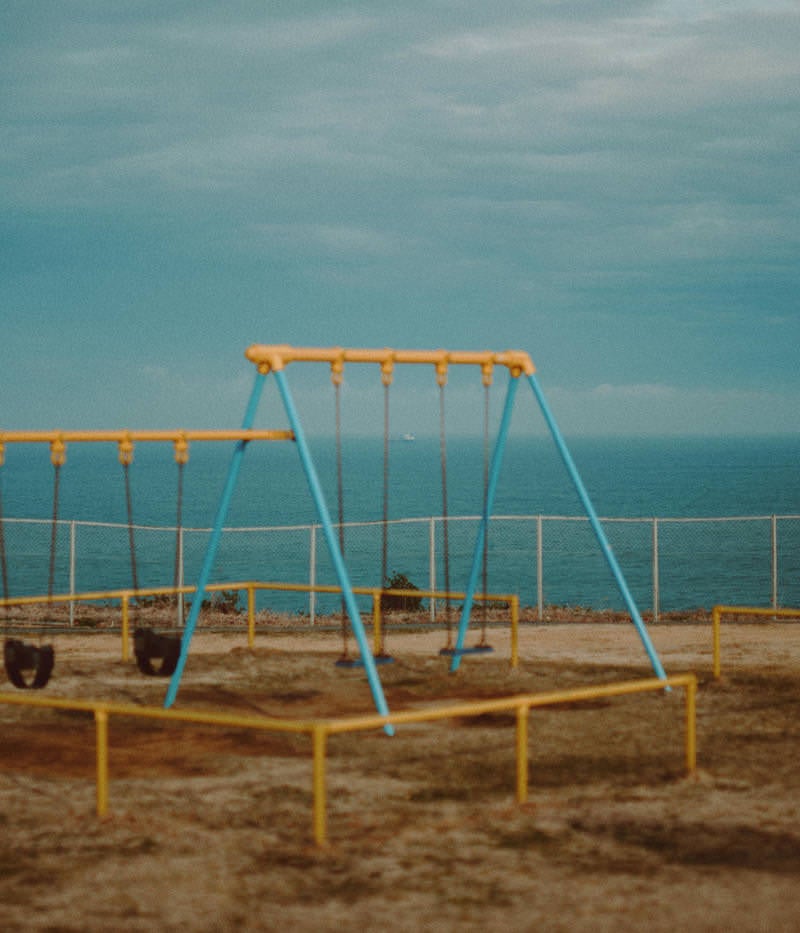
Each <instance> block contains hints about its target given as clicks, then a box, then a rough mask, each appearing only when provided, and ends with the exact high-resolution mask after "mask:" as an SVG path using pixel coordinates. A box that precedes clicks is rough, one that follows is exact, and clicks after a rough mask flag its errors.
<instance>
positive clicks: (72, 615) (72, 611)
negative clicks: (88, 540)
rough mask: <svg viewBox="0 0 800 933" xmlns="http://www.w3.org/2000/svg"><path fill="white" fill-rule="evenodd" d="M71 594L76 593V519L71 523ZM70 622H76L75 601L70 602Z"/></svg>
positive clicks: (71, 623)
mask: <svg viewBox="0 0 800 933" xmlns="http://www.w3.org/2000/svg"><path fill="white" fill-rule="evenodd" d="M69 594H70V596H74V595H75V521H74V520H73V521H71V522H70V523H69ZM69 624H70V626H73V625H74V624H75V601H74V600H70V603H69Z"/></svg>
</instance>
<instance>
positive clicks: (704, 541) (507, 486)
mask: <svg viewBox="0 0 800 933" xmlns="http://www.w3.org/2000/svg"><path fill="white" fill-rule="evenodd" d="M568 444H569V447H570V451H571V453H572V456H573V459H574V461H575V463H576V465H577V467H578V469H579V471H580V473H581V477H582V479H583V482H584V485H585V487H586V489H587V491H588V493H589V495H590V497H591V499H592V502H593V505H594V507H595V510H596V511H597V513H598V514H599V515H600V516H601V517H603V518H608V519H611V520H613V521H611V522H610V523H609V524H608V525H607V530H608V534H609V537H610V538H611V540H612V544H613V546H614V549H615V552H616V553H617V555H618V558H619V560H620V564H621V566H622V568H623V571H624V572H625V574H626V577H627V576H629V577H630V579H629V583H630V584H631V587H632V589H634V590H635V591H636V592H635V595H636V596H637V600H638V601H640V602H641V603H642V604H643V606H644V608H645V609H646V608H648V607H650V606H651V604H652V603H653V602H654V601H655V602H657V603H659V607H660V608H661V609H662V610H663V611H667V610H668V609H671V608H684V607H687V606H691V605H704V604H709V605H710V604H711V603H713V602H714V601H731V600H732V599H736V600H738V601H742V600H745V601H749V602H753V603H755V604H769V601H770V600H771V599H773V598H774V597H775V595H776V594H775V592H774V591H775V590H776V589H777V590H778V591H779V592H778V593H777V596H778V599H779V601H780V602H782V603H783V604H788V601H789V600H794V599H796V598H800V592H798V594H797V597H795V595H794V593H795V585H794V579H795V570H796V569H800V568H797V567H796V564H797V561H798V557H797V555H798V552H800V546H798V545H800V519H797V520H796V519H794V518H789V516H800V469H798V464H800V439H797V438H795V437H768V438H700V437H680V438H676V437H664V438H649V437H648V438H606V437H603V438H576V439H568ZM310 445H311V450H312V455H313V457H314V460H315V464H316V467H317V472H318V475H319V479H320V483H321V485H322V487H323V489H324V490H325V494H326V498H327V501H328V506H329V510H330V513H331V517H332V519H333V520H334V521H336V519H337V516H338V501H337V482H336V448H335V442H334V439H333V438H331V437H323V438H314V439H312V440H310ZM231 449H232V445H231V444H229V443H228V444H219V443H206V444H201V443H194V444H192V447H191V457H190V461H189V463H188V465H187V467H186V470H185V475H184V493H183V511H182V524H183V526H185V527H186V528H187V529H207V528H208V527H209V526H211V525H212V523H213V520H214V516H215V513H216V509H217V503H218V500H219V496H220V492H221V489H222V487H223V484H224V480H225V476H226V472H227V467H228V463H229V462H230V456H231ZM389 453H390V456H389V472H388V481H389V499H388V514H389V518H390V519H391V520H393V522H397V524H392V525H391V526H390V528H389V532H388V536H389V553H390V566H389V567H388V568H387V569H388V571H389V572H390V573H393V572H402V573H403V574H404V575H406V576H408V577H409V578H410V579H412V580H413V581H415V582H416V583H417V585H419V586H420V587H422V588H425V587H427V586H428V585H429V583H430V576H431V565H432V563H433V565H434V568H435V569H434V573H435V575H436V581H435V582H436V583H437V584H438V585H439V586H442V585H443V569H442V565H443V563H444V561H443V559H442V553H441V552H442V545H443V541H442V530H441V522H434V525H433V527H434V543H433V547H434V550H435V551H436V553H435V555H434V557H433V561H432V560H431V553H430V549H431V535H430V532H429V526H430V522H429V520H430V518H431V517H439V516H441V515H442V514H443V502H442V475H441V461H440V447H439V441H438V438H432V437H419V438H417V439H415V440H413V441H408V440H402V439H400V438H398V439H393V440H392V441H391V442H390V444H389ZM446 457H447V491H448V501H447V511H448V515H449V516H450V518H451V519H452V522H451V525H450V533H449V535H448V538H449V545H450V547H451V548H452V550H453V554H452V556H451V559H449V561H448V562H449V563H450V564H451V565H452V567H451V570H452V579H451V585H452V586H453V587H454V588H457V589H458V588H460V589H463V587H464V585H465V582H466V576H467V574H468V568H469V564H470V562H471V555H472V541H473V540H474V535H475V529H476V525H475V523H474V522H468V521H460V518H461V517H462V516H475V515H478V514H479V513H480V511H481V507H482V497H483V475H484V447H483V442H482V441H481V440H480V439H477V438H460V437H456V438H451V439H449V440H448V443H447V451H446ZM342 459H343V509H344V520H345V522H346V523H348V525H349V524H350V523H368V522H379V521H380V519H381V518H382V516H383V508H384V504H383V486H384V474H383V441H382V439H380V438H375V439H367V438H349V439H346V440H345V441H344V446H343V455H342ZM129 475H130V488H131V500H132V506H133V520H134V523H135V525H136V526H137V530H136V540H137V544H136V550H137V560H138V562H139V563H140V564H141V567H140V568H137V569H139V581H140V584H141V585H165V584H167V585H168V584H170V583H172V582H173V568H174V539H175V535H174V532H167V531H163V532H150V531H149V530H148V529H149V527H151V526H152V527H162V528H163V527H166V528H170V527H172V526H174V525H175V523H176V490H177V469H176V466H175V463H174V459H173V456H172V445H171V444H169V443H162V444H144V443H141V444H138V445H137V447H136V452H135V457H134V462H133V464H132V465H131V467H130V474H129ZM0 482H2V497H3V509H4V515H5V517H6V518H7V519H23V518H24V519H30V518H36V519H42V520H43V522H42V523H41V524H38V525H33V526H30V527H28V526H26V525H21V524H19V523H12V522H9V521H7V522H6V523H5V541H6V552H7V561H8V577H9V584H8V588H9V591H10V593H9V594H10V595H21V594H22V593H31V592H32V593H41V592H46V591H47V583H48V580H47V568H48V565H49V527H48V525H47V520H49V519H50V517H51V514H52V505H53V502H52V496H53V468H52V466H51V464H50V460H49V452H48V449H47V447H46V445H41V444H39V445H8V447H7V449H6V464H5V467H3V469H2V470H0ZM493 514H494V515H495V516H500V517H502V516H506V517H519V516H531V517H535V516H539V515H542V516H548V517H551V516H558V517H561V518H563V519H570V521H566V520H559V521H556V519H554V518H548V519H547V520H546V522H545V526H546V529H547V531H546V533H545V534H544V535H542V537H543V538H544V555H543V556H542V555H540V556H539V558H538V562H539V565H540V566H539V568H538V569H537V554H536V533H537V532H536V527H535V518H530V519H527V520H525V521H511V519H510V518H509V519H508V520H503V519H502V518H501V519H499V520H498V521H496V522H493V523H492V526H491V527H490V533H489V540H490V550H489V558H490V561H489V563H490V579H489V580H487V583H489V584H491V585H490V586H489V587H488V588H489V589H490V590H492V591H493V592H519V593H520V595H521V597H522V599H523V602H524V603H527V604H531V605H535V604H536V602H537V601H538V602H539V603H541V602H543V601H544V602H545V603H547V604H564V603H569V604H581V605H584V604H591V605H593V606H597V607H618V606H619V598H618V596H617V595H616V592H615V587H614V585H613V581H611V580H610V576H609V574H608V573H607V570H606V568H605V566H604V563H603V562H602V560H600V561H598V549H597V547H596V544H595V543H594V541H593V539H592V536H591V534H590V533H589V529H588V527H587V526H586V525H585V523H580V522H576V521H575V519H578V518H580V517H581V516H583V509H582V506H581V503H580V500H579V498H578V496H577V495H576V493H575V491H574V489H573V488H572V486H571V483H570V480H569V476H568V474H567V471H566V470H565V468H564V465H563V464H562V462H561V460H560V458H559V456H558V453H557V451H556V449H555V446H554V445H553V443H552V441H551V440H550V439H549V438H547V437H530V436H521V437H515V436H513V434H512V436H511V438H510V439H509V443H508V447H507V450H506V454H505V458H504V462H503V468H502V471H501V475H500V482H499V484H498V489H497V496H496V500H495V507H494V510H493ZM774 515H775V516H781V518H780V521H779V523H778V526H779V530H780V535H779V538H780V540H779V550H780V553H779V554H778V555H777V557H778V564H779V566H778V567H777V571H776V568H775V567H774V564H775V563H776V557H775V555H774V554H773V553H772V551H773V550H774V543H771V536H772V537H774V527H773V528H771V527H770V518H769V517H770V516H774ZM722 517H725V518H730V517H737V518H738V519H743V521H738V522H727V523H703V522H699V521H698V520H699V519H706V518H709V519H710V518H722ZM59 518H60V519H61V520H62V521H63V525H61V526H60V527H59V535H58V559H57V581H56V587H55V589H56V591H63V592H68V591H69V585H70V576H69V574H70V567H69V565H70V558H69V554H68V552H69V550H70V544H69V541H68V527H67V526H68V523H70V522H77V523H111V524H114V523H117V524H121V525H124V524H125V522H126V521H127V511H126V498H125V486H124V476H123V469H122V467H121V466H120V464H119V462H118V460H117V451H116V446H115V445H113V444H71V445H70V446H69V449H68V452H67V463H66V464H65V466H64V467H63V469H62V471H61V477H60V485H59ZM401 519H403V520H409V519H418V520H419V521H417V522H408V523H405V522H404V523H400V520H401ZM622 519H642V521H641V522H638V523H636V522H627V523H626V522H622V521H621V520H622ZM653 519H658V520H659V522H658V524H659V529H660V534H661V540H660V541H659V542H658V545H659V553H658V560H659V561H660V562H661V565H662V566H660V567H658V568H657V571H656V576H657V577H658V578H659V579H658V581H657V585H658V591H657V592H654V588H653V583H654V581H653V573H654V572H653V554H652V548H653V533H652V531H653V529H652V524H653V522H652V520H653ZM686 519H693V520H695V521H694V522H692V523H686V522H685V521H684V520H686ZM672 520H675V521H674V522H673V521H672ZM678 520H680V521H678ZM317 522H318V517H317V515H316V512H315V509H314V506H313V502H312V499H311V496H310V495H309V491H308V486H307V483H306V479H305V476H304V473H303V470H302V468H301V465H300V460H299V457H298V454H297V451H296V449H295V445H293V444H291V443H276V442H269V443H266V442H265V443H254V444H251V445H250V447H249V449H248V450H247V452H246V455H245V457H244V460H243V464H242V470H241V474H240V479H239V482H238V484H237V488H236V492H235V495H234V497H233V501H232V504H231V509H230V512H229V514H228V516H227V519H226V526H227V527H236V528H242V527H246V528H256V527H263V526H270V527H275V526H281V527H283V526H311V525H314V524H315V523H317ZM774 524H775V522H774V521H773V526H774ZM723 529H724V534H723ZM795 529H798V530H797V531H796V530H795ZM381 534H382V532H381V530H380V526H370V527H364V528H350V527H348V529H347V532H346V545H345V549H346V552H347V557H348V562H349V564H352V566H351V576H352V577H353V582H354V583H362V584H363V585H368V586H375V585H378V584H379V583H380V576H381V566H380V565H381V544H382V542H381ZM541 534H542V533H541V531H540V535H541ZM73 535H74V531H73ZM186 535H187V537H186V540H185V543H184V551H185V563H186V566H185V578H186V582H193V579H192V578H193V575H195V574H196V571H197V567H198V566H199V562H200V560H201V558H202V552H203V549H204V546H205V545H204V542H205V540H206V537H207V535H206V533H205V532H202V531H197V532H196V533H192V532H187V533H186ZM127 541H128V539H127V534H126V529H125V528H122V529H105V530H102V533H101V530H100V529H95V530H92V528H91V527H90V526H88V525H87V526H84V525H83V524H81V526H80V532H79V536H78V544H77V546H76V548H75V549H76V551H77V555H76V559H74V560H73V564H76V565H77V568H78V569H77V570H76V569H75V567H74V566H73V569H72V573H73V576H74V578H75V579H74V582H75V589H76V590H82V589H93V588H96V587H98V586H99V587H104V588H105V587H114V586H129V585H130V569H129V563H130V560H129V553H128V552H127V550H126V549H127ZM73 546H74V542H73ZM540 547H541V542H540ZM771 548H772V550H771ZM309 563H310V558H309V538H308V530H307V529H301V530H298V531H294V532H289V531H285V532H281V533H280V534H279V533H277V532H274V533H272V534H264V533H262V534H260V535H258V534H257V533H256V532H250V533H248V534H242V533H240V534H236V533H233V532H232V533H230V534H226V535H225V536H224V543H223V546H222V548H221V551H220V559H219V561H218V565H217V566H216V567H215V573H214V579H216V580H225V579H231V578H232V576H236V577H239V578H241V577H243V576H245V577H246V576H254V575H255V576H256V577H257V578H259V579H274V580H285V581H297V582H300V581H307V580H308V579H309ZM315 563H316V580H317V582H320V583H335V582H336V581H335V579H334V578H332V572H331V569H330V565H329V563H328V561H327V558H326V556H325V549H324V546H323V542H322V536H321V534H320V535H319V539H318V541H316V542H315ZM543 574H544V575H545V580H544V581H543V580H542V579H541V576H542V575H543ZM751 576H752V579H751ZM776 577H777V579H776ZM266 598H267V597H264V599H266ZM277 602H278V603H279V605H277V608H280V609H289V610H291V611H305V609H306V608H307V598H306V597H305V596H299V597H295V596H291V597H290V596H283V597H280V599H278V600H277Z"/></svg>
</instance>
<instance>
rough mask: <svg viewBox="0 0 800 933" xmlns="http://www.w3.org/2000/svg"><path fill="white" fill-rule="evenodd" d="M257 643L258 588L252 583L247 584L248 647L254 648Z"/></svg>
mask: <svg viewBox="0 0 800 933" xmlns="http://www.w3.org/2000/svg"><path fill="white" fill-rule="evenodd" d="M255 644H256V588H255V586H253V584H252V583H248V585H247V647H248V648H254V647H255Z"/></svg>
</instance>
